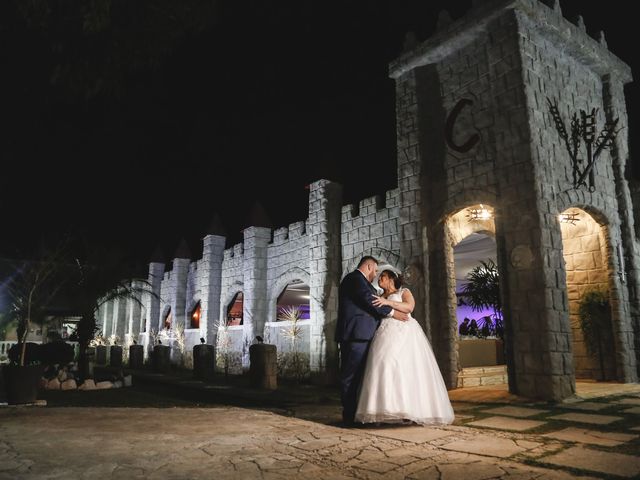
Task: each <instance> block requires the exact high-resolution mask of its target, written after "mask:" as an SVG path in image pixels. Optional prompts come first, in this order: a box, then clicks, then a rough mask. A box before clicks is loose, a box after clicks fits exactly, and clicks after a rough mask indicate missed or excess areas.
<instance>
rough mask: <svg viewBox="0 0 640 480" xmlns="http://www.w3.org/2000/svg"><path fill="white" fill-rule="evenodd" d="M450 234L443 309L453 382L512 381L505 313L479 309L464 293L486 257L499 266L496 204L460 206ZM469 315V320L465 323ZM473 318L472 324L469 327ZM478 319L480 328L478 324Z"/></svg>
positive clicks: (451, 218) (460, 384) (450, 224)
mask: <svg viewBox="0 0 640 480" xmlns="http://www.w3.org/2000/svg"><path fill="white" fill-rule="evenodd" d="M445 235H446V238H447V242H446V245H445V268H446V278H447V285H446V298H447V304H446V305H445V308H446V313H445V312H443V314H444V315H445V316H446V318H447V320H446V322H445V323H446V325H444V326H443V328H441V329H440V333H441V334H442V333H444V334H445V335H446V337H448V341H449V345H450V346H449V348H448V351H449V352H450V355H451V357H452V358H451V359H450V362H449V364H450V365H452V367H453V368H454V370H455V371H454V372H453V373H454V375H452V377H453V378H452V383H453V382H454V381H455V384H452V385H451V387H456V386H457V387H466V386H475V385H486V384H498V383H506V382H507V371H506V365H505V358H504V344H503V338H502V333H503V331H504V330H503V328H501V325H502V322H503V321H504V319H503V317H502V316H501V315H500V314H498V315H497V316H498V318H497V319H496V315H494V311H493V309H492V308H490V307H487V308H486V310H487V311H476V310H473V309H472V308H471V307H469V306H468V305H467V303H468V299H467V301H465V298H464V296H463V295H461V292H462V289H463V285H464V284H465V283H467V281H466V276H467V274H468V273H469V272H470V271H471V270H472V269H473V268H474V267H482V264H481V262H485V263H486V264H487V265H489V266H493V268H495V267H496V266H498V262H499V259H498V255H497V248H496V244H495V235H496V226H495V221H494V209H493V207H492V206H490V205H486V204H475V205H469V206H468V207H465V208H463V209H461V210H458V211H457V212H456V213H454V214H452V215H450V216H449V217H448V218H447V220H446V222H445ZM481 270H482V271H484V270H485V269H483V268H481ZM465 309H466V310H465ZM459 317H460V318H459ZM465 317H466V318H467V323H464V324H463V322H464V320H463V319H464V318H465ZM469 322H470V323H471V325H472V327H471V329H470V330H466V331H465V326H466V325H467V324H468V323H469ZM476 324H477V327H478V328H477V330H474V329H473V325H476ZM461 326H462V333H463V335H461V334H460V331H461ZM483 326H484V327H485V328H484V329H483Z"/></svg>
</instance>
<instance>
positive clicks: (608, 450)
mask: <svg viewBox="0 0 640 480" xmlns="http://www.w3.org/2000/svg"><path fill="white" fill-rule="evenodd" d="M594 388H595V387H594ZM604 391H606V392H610V393H612V394H613V395H611V396H608V397H602V396H597V395H587V396H586V397H585V398H581V397H580V391H579V396H578V398H576V399H574V400H573V401H571V402H569V403H566V404H561V405H552V406H550V405H549V404H541V403H526V402H523V401H521V402H518V403H511V404H507V403H504V404H500V403H496V402H491V403H483V402H476V401H472V399H473V395H472V393H473V392H471V394H469V395H468V396H467V399H468V400H469V401H466V402H463V401H460V400H459V399H457V400H454V402H453V403H454V409H455V411H456V421H455V423H454V424H453V425H449V426H446V427H418V426H406V427H382V428H356V429H344V428H340V427H339V426H336V425H332V423H333V422H334V421H335V419H336V418H338V415H339V407H338V406H336V405H301V406H300V407H298V408H296V409H294V410H293V411H288V413H286V414H284V413H283V412H280V413H278V412H277V411H264V410H257V409H250V408H238V407H224V406H216V407H211V408H79V407H70V408H52V407H5V408H0V479H45V478H47V479H48V478H65V479H68V478H79V479H83V478H87V479H89V478H127V479H130V478H131V479H133V478H150V479H151V478H158V479H160V478H162V479H165V478H167V479H183V478H185V479H186V478H216V479H228V478H243V479H244V478H249V479H253V478H255V479H284V478H305V479H306V480H312V479H315V478H318V479H320V478H322V479H342V478H359V479H382V478H384V479H400V478H410V479H440V480H448V479H460V478H464V479H465V480H482V479H505V480H506V479H514V480H515V479H517V480H526V479H572V478H582V479H587V478H640V413H638V406H640V386H638V385H624V386H620V387H619V388H618V391H616V388H611V387H610V388H608V389H607V390H604ZM124 393H125V391H123V394H124ZM451 393H454V392H451ZM458 394H459V393H458V392H457V391H456V393H455V394H454V395H453V396H455V395H458ZM292 414H293V415H295V416H296V417H304V418H296V417H293V416H290V415H292Z"/></svg>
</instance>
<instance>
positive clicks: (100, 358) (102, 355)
mask: <svg viewBox="0 0 640 480" xmlns="http://www.w3.org/2000/svg"><path fill="white" fill-rule="evenodd" d="M96 364H98V365H106V364H107V346H106V345H98V346H97V347H96Z"/></svg>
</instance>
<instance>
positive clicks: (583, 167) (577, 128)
mask: <svg viewBox="0 0 640 480" xmlns="http://www.w3.org/2000/svg"><path fill="white" fill-rule="evenodd" d="M547 103H548V104H549V112H550V113H551V117H552V118H553V121H554V123H555V126H556V130H557V131H558V135H559V136H560V138H561V139H562V140H563V141H564V144H565V147H566V149H567V152H568V153H569V157H570V158H571V166H572V169H573V188H580V187H581V186H585V187H588V189H589V191H590V192H593V191H594V190H595V189H596V187H595V175H594V170H593V167H594V165H595V162H596V160H597V159H598V157H599V156H600V154H601V153H602V152H603V151H604V150H608V149H610V148H611V147H612V146H613V142H614V140H615V138H616V136H617V135H618V132H619V131H620V130H616V126H617V125H618V120H619V119H618V118H616V119H615V120H613V121H612V122H607V123H605V125H604V127H603V128H602V130H601V131H600V133H599V134H597V135H596V114H597V113H598V109H596V108H593V109H591V113H587V112H586V111H584V110H580V116H579V117H578V114H577V113H575V112H574V114H573V117H572V118H571V131H570V132H567V129H566V127H565V125H564V120H563V119H562V116H561V115H560V111H559V109H558V102H557V100H553V101H552V100H551V99H550V98H548V97H547ZM583 146H584V148H582V147H583ZM587 180H588V182H589V185H588V186H587Z"/></svg>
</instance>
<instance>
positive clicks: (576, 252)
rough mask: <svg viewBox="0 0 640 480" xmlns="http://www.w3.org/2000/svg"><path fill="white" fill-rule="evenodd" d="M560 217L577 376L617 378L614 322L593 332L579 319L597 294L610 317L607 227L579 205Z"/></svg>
mask: <svg viewBox="0 0 640 480" xmlns="http://www.w3.org/2000/svg"><path fill="white" fill-rule="evenodd" d="M558 221H559V223H560V231H561V233H562V253H563V258H564V262H565V271H566V285H567V298H568V300H569V305H568V310H569V321H570V325H571V333H572V351H573V361H574V368H575V376H576V379H594V380H613V379H615V378H616V364H615V343H614V340H613V327H612V325H611V324H609V326H608V327H604V328H599V329H598V331H597V332H594V333H590V330H589V325H584V328H585V329H583V325H581V320H580V306H581V304H582V305H585V306H586V305H587V303H588V302H589V300H590V299H591V300H594V301H596V302H597V301H598V296H599V297H600V298H601V299H602V300H606V302H607V303H606V305H607V310H608V312H607V313H608V315H609V321H610V319H611V317H612V316H611V309H610V307H609V301H608V298H609V268H608V266H607V258H608V256H607V249H608V245H607V237H606V229H605V227H603V226H602V225H600V224H599V223H598V222H597V221H596V220H595V219H594V218H593V217H592V216H591V215H590V214H589V213H587V212H586V211H584V210H582V209H580V208H569V209H567V210H565V211H564V212H562V213H561V214H560V215H559V216H558ZM594 295H595V296H596V297H595V298H594ZM583 308H585V307H583ZM594 334H595V338H594ZM590 337H591V338H593V340H592V342H594V343H595V345H596V348H595V350H593V349H592V350H591V352H590V349H589V345H588V344H589V340H590Z"/></svg>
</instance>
